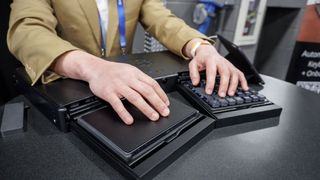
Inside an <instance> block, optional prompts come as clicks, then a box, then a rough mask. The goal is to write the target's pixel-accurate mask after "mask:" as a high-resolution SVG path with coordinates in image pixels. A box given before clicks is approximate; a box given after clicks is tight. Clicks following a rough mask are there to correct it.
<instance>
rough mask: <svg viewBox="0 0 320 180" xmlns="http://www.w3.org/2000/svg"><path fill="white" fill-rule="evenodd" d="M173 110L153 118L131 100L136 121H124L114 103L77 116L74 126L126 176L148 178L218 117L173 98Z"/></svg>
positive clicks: (207, 128) (186, 147) (211, 126)
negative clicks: (204, 113) (116, 111)
mask: <svg viewBox="0 0 320 180" xmlns="http://www.w3.org/2000/svg"><path fill="white" fill-rule="evenodd" d="M170 102H171V104H170V110H171V113H170V115H169V116H168V117H161V118H160V119H159V120H158V121H156V122H153V121H150V120H149V119H148V118H147V117H145V116H144V115H143V114H142V113H141V112H139V111H138V110H137V109H136V108H135V107H133V106H132V105H130V104H129V103H125V106H126V108H127V109H128V111H129V112H130V114H132V115H133V117H134V123H133V124H132V125H130V126H128V125H125V124H124V123H123V122H122V121H121V119H120V118H119V116H118V115H117V114H116V113H115V112H114V110H113V109H112V108H111V107H104V108H101V109H98V110H96V111H94V112H90V113H88V114H86V115H83V116H80V117H78V118H76V119H75V120H74V121H73V123H72V124H71V125H72V128H71V130H72V131H73V132H75V133H76V134H77V135H78V136H79V137H80V138H82V139H83V140H84V141H85V142H86V143H87V144H88V145H89V146H90V147H91V148H94V149H95V150H96V151H97V152H98V153H99V154H100V155H101V157H103V158H105V159H106V160H107V162H109V164H110V165H111V166H113V167H114V168H115V169H117V170H118V171H119V172H120V173H122V174H123V175H124V176H125V177H128V178H130V179H149V178H152V177H153V176H155V175H156V174H157V173H159V172H160V171H161V170H163V169H164V168H166V167H167V166H168V165H169V164H170V163H172V162H173V161H174V160H175V159H177V158H178V157H179V156H180V155H181V154H182V153H184V152H185V151H186V150H188V148H189V147H191V146H192V145H193V144H195V143H196V142H198V141H199V140H200V139H201V138H202V137H203V136H205V135H206V134H207V133H209V132H211V131H212V129H213V128H214V126H215V120H214V119H211V118H207V117H206V116H204V115H202V114H200V113H199V112H198V111H197V110H195V109H193V108H192V107H189V106H187V105H185V104H183V103H181V102H180V101H178V100H176V99H174V98H170Z"/></svg>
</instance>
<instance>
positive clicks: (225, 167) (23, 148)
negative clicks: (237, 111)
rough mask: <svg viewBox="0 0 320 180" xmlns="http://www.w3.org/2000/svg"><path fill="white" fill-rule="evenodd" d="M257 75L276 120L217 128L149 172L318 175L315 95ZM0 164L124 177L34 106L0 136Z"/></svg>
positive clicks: (41, 175) (6, 170)
mask: <svg viewBox="0 0 320 180" xmlns="http://www.w3.org/2000/svg"><path fill="white" fill-rule="evenodd" d="M263 79H264V80H265V81H266V85H265V87H264V89H262V90H261V93H262V94H264V95H266V96H267V97H268V99H270V100H271V101H273V102H274V103H276V104H278V105H280V106H281V107H283V111H282V114H281V117H280V122H279V124H277V125H274V126H269V127H268V126H266V125H268V123H269V122H268V120H262V121H256V122H251V123H246V124H241V125H236V126H231V127H225V128H220V129H215V130H213V131H212V132H211V133H210V134H208V135H207V136H206V137H205V138H203V139H202V140H201V141H200V142H198V143H197V144H195V145H194V146H193V147H192V148H191V149H190V150H188V151H187V152H186V153H184V154H183V155H182V156H181V157H180V158H179V159H177V160H176V161H175V162H174V163H173V164H171V165H170V166H169V167H167V168H166V169H165V170H164V171H162V172H161V173H160V174H159V175H158V176H156V177H155V179H319V178H320V168H319V167H320V113H319V107H320V96H319V95H316V94H314V93H311V92H308V91H306V90H303V89H301V88H298V87H296V86H294V85H292V84H289V83H286V82H283V81H280V80H277V79H274V78H271V77H268V76H263ZM21 100H25V99H24V98H23V97H22V96H20V97H17V98H15V99H14V100H13V101H12V102H14V101H21ZM266 127H267V128H266ZM0 169H1V170H0V179H26V178H27V179H106V178H107V179H123V177H122V176H121V175H120V174H119V173H118V172H117V171H115V170H114V169H113V168H112V167H111V166H110V165H108V163H107V162H105V161H104V160H103V159H102V158H101V157H99V156H98V155H97V154H96V153H95V152H94V151H93V150H91V149H90V147H88V146H87V145H86V144H84V143H83V142H82V141H81V140H80V139H78V138H77V137H76V136H75V135H74V134H73V133H67V134H65V133H62V132H59V131H58V130H57V129H56V128H55V127H54V125H52V124H51V123H50V122H49V121H48V120H47V119H46V118H45V117H44V116H43V115H42V114H41V113H39V112H38V111H37V110H36V109H35V108H31V110H30V111H29V119H28V130H27V131H26V132H25V133H23V134H19V135H14V136H10V137H7V138H3V139H1V138H0Z"/></svg>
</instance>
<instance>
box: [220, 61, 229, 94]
mask: <svg viewBox="0 0 320 180" xmlns="http://www.w3.org/2000/svg"><path fill="white" fill-rule="evenodd" d="M218 72H219V75H220V85H219V96H220V97H225V96H226V92H227V89H228V86H229V80H230V73H229V69H228V68H227V66H226V65H225V64H224V63H222V64H219V65H218Z"/></svg>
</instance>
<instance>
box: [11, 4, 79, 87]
mask: <svg viewBox="0 0 320 180" xmlns="http://www.w3.org/2000/svg"><path fill="white" fill-rule="evenodd" d="M11 8H12V10H11V14H10V22H9V30H8V34H7V43H8V48H9V50H10V52H11V53H12V54H13V55H14V56H15V57H16V58H17V59H19V60H20V61H21V62H22V63H23V64H24V66H25V67H26V71H27V73H28V75H29V77H30V79H31V80H32V84H35V82H36V81H37V80H38V79H39V78H40V77H42V78H41V79H42V80H44V81H46V79H47V78H46V77H47V76H44V75H43V74H44V72H45V71H46V70H47V68H48V67H49V66H50V65H51V64H52V63H53V61H54V60H55V59H56V58H57V57H58V56H59V55H61V54H63V53H65V52H67V51H71V50H75V49H78V48H77V47H75V46H73V45H72V44H71V43H69V42H67V41H65V40H63V39H61V38H60V37H58V36H57V32H56V30H55V28H56V26H57V20H56V18H55V16H54V15H53V9H52V7H51V6H50V3H49V1H42V0H14V1H13V4H12V5H11ZM46 82H48V81H46Z"/></svg>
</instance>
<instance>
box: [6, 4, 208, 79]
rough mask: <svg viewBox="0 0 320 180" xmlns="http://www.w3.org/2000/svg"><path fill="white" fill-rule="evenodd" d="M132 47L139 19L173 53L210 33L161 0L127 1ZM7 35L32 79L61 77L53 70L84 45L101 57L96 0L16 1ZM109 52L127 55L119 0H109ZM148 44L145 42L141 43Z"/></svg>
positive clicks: (129, 35) (109, 53)
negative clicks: (194, 26)
mask: <svg viewBox="0 0 320 180" xmlns="http://www.w3.org/2000/svg"><path fill="white" fill-rule="evenodd" d="M124 7H125V16H126V39H127V49H128V51H129V52H130V50H131V49H132V43H133V36H134V34H135V29H136V26H137V23H138V21H139V22H140V23H141V24H142V25H143V27H144V28H145V30H146V31H148V32H150V33H151V34H152V35H153V36H154V37H156V38H157V39H158V40H159V41H160V42H161V43H163V44H164V45H165V46H166V47H167V48H168V49H169V50H171V51H172V52H173V53H175V54H178V55H180V56H183V54H182V48H183V46H184V45H185V44H186V43H187V42H188V41H189V40H190V39H192V38H195V37H199V38H206V37H205V36H204V35H203V34H201V33H199V32H198V31H196V30H194V29H192V28H190V27H189V26H187V25H186V24H185V23H184V22H183V21H182V20H180V19H179V18H177V17H175V16H174V15H173V14H172V13H171V12H170V11H169V10H168V9H166V8H165V7H164V6H163V3H162V1H161V0H124ZM11 8H12V11H11V16H10V22H9V31H8V36H7V42H8V47H9V49H10V51H11V52H12V53H13V54H14V55H15V56H16V58H17V59H19V60H20V61H21V62H22V63H23V64H24V66H25V68H26V71H27V73H28V74H29V76H30V78H31V80H32V84H34V83H35V82H36V81H37V80H38V79H39V78H40V77H41V79H42V82H43V83H46V82H50V81H52V80H55V79H57V78H58V77H59V76H57V75H56V74H54V73H50V71H47V69H48V67H49V66H50V65H51V64H52V62H53V61H54V60H55V59H56V58H57V57H58V56H59V55H61V54H63V53H65V52H67V51H70V50H75V49H81V50H84V51H86V52H88V53H91V54H93V55H96V56H101V48H100V44H101V43H100V42H101V35H100V26H99V17H98V9H97V5H96V1H95V0H14V1H13V3H12V5H11ZM106 38H107V40H106V42H107V52H106V55H107V56H113V55H118V54H121V51H120V45H119V31H118V15H117V4H116V0H109V24H108V30H107V37H106ZM141 43H142V42H141Z"/></svg>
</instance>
